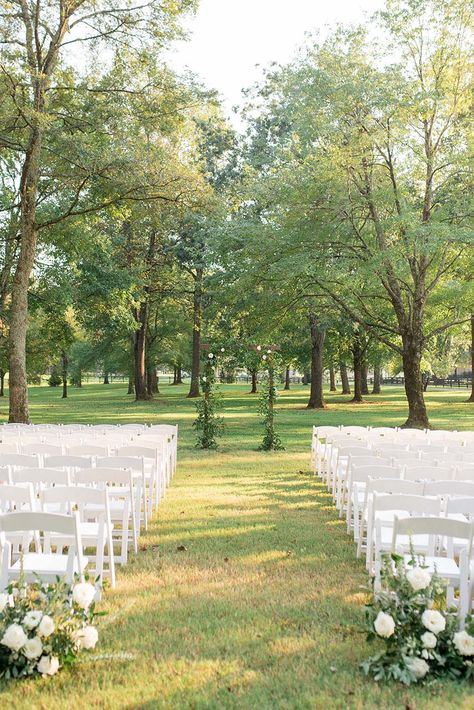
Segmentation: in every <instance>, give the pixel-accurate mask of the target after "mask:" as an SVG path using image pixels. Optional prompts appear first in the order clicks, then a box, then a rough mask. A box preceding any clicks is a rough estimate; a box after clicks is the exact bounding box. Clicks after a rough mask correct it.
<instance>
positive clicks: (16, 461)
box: [0, 454, 40, 468]
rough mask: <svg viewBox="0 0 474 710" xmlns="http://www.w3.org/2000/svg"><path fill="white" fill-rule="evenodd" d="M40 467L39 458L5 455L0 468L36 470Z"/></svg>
mask: <svg viewBox="0 0 474 710" xmlns="http://www.w3.org/2000/svg"><path fill="white" fill-rule="evenodd" d="M39 465H40V461H39V456H32V455H29V454H5V455H3V456H0V466H11V467H18V468H19V467H23V468H36V467H38V466H39Z"/></svg>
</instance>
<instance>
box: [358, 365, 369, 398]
mask: <svg viewBox="0 0 474 710" xmlns="http://www.w3.org/2000/svg"><path fill="white" fill-rule="evenodd" d="M360 372H361V391H362V394H369V366H368V365H367V363H366V361H365V360H364V361H363V362H362V367H361V371H360Z"/></svg>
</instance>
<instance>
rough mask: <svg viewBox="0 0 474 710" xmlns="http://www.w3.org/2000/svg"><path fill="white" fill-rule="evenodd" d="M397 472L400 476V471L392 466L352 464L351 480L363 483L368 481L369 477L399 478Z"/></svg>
mask: <svg viewBox="0 0 474 710" xmlns="http://www.w3.org/2000/svg"><path fill="white" fill-rule="evenodd" d="M397 473H398V475H399V476H400V472H399V471H397V469H396V468H393V467H392V466H374V465H370V466H352V467H351V481H352V483H363V482H364V481H368V480H369V478H371V479H375V478H378V479H380V478H390V479H393V478H397Z"/></svg>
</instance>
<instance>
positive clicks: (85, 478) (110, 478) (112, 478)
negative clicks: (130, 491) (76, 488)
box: [74, 468, 133, 487]
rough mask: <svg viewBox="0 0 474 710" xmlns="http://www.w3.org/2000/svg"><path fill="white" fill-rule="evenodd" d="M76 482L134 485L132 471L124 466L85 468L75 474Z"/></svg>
mask: <svg viewBox="0 0 474 710" xmlns="http://www.w3.org/2000/svg"><path fill="white" fill-rule="evenodd" d="M74 480H75V482H76V484H82V485H87V486H91V485H96V484H100V483H106V484H111V485H114V486H127V487H130V486H132V485H133V484H132V480H133V479H132V472H131V471H130V469H124V468H84V469H81V470H80V471H76V472H75V474H74Z"/></svg>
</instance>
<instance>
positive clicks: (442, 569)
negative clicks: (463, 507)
mask: <svg viewBox="0 0 474 710" xmlns="http://www.w3.org/2000/svg"><path fill="white" fill-rule="evenodd" d="M473 538H474V522H468V521H461V520H452V519H449V518H443V517H441V516H439V515H436V514H435V515H434V516H429V515H422V516H409V517H405V518H399V517H398V516H395V520H394V524H393V532H392V536H391V545H390V550H391V552H401V553H403V554H404V563H405V565H406V566H407V567H408V568H409V565H410V564H411V563H412V559H413V552H414V553H415V554H421V555H423V565H424V566H426V568H427V569H428V571H429V572H431V573H434V572H435V571H436V572H437V573H438V574H439V576H440V577H442V578H443V579H444V580H446V581H447V583H448V586H447V605H448V606H452V605H453V604H454V603H456V600H455V597H454V589H455V588H458V589H459V602H458V604H457V606H458V614H459V619H460V621H461V624H463V623H464V620H465V618H466V616H467V614H468V613H469V612H470V611H471V608H472V592H473V580H474V577H473V574H472V567H471V556H472V547H473ZM407 544H408V545H409V549H407ZM409 550H410V551H409ZM375 573H376V582H375V584H376V588H378V587H379V584H380V556H378V557H377V562H376V570H375Z"/></svg>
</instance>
